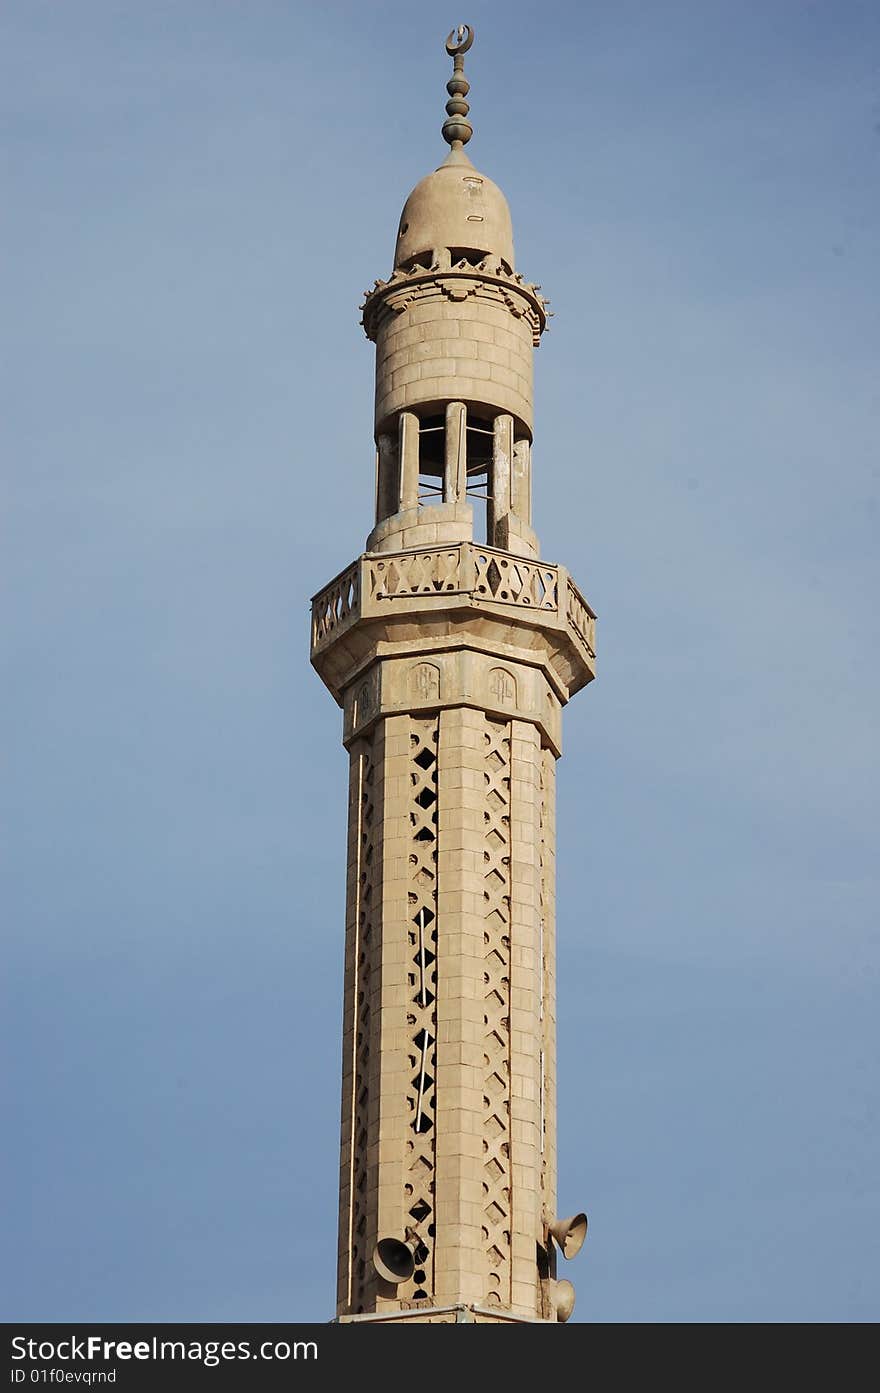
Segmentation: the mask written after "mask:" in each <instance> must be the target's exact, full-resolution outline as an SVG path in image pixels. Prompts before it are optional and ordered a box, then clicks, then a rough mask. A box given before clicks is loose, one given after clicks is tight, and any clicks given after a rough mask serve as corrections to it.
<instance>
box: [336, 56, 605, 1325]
mask: <svg viewBox="0 0 880 1393" xmlns="http://www.w3.org/2000/svg"><path fill="white" fill-rule="evenodd" d="M450 51H453V52H455V51H456V50H455V49H454V48H453V49H451V50H450ZM463 82H464V79H463V73H462V72H461V66H460V63H459V62H458V59H456V70H455V73H454V75H453V79H452V80H451V81H450V84H449V90H450V96H451V100H450V103H449V104H447V111H448V112H449V120H448V121H447V123H446V126H444V134H446V136H447V139H449V140H450V143H451V145H452V149H451V152H450V155H449V156H448V158H447V160H446V161H445V162H444V164H443V165H442V166H440V168H439V169H438V170H436V171H435V172H434V174H432V175H429V176H428V177H427V178H426V179H424V180H422V182H421V183H420V184H419V185H418V186H417V188H416V189H415V190H414V191H413V194H412V195H411V196H410V199H409V200H408V201H407V204H406V206H405V208H404V213H403V216H402V218H401V224H400V231H399V234H398V242H397V252H396V255H395V268H394V271H393V274H392V275H391V277H390V279H389V280H388V281H377V282H376V283H375V286H374V288H373V290H372V291H370V292H369V293H368V295H367V298H366V302H365V305H364V321H363V322H364V327H365V329H366V332H367V335H368V337H369V338H371V339H372V340H373V341H374V342H375V344H376V349H377V367H376V419H375V438H376V451H377V467H376V510H375V517H374V522H373V527H372V530H371V532H370V534H369V536H368V538H367V545H366V550H365V552H364V554H363V555H361V556H360V557H359V558H358V559H357V560H356V561H355V562H354V563H353V564H352V565H351V566H349V567H348V568H347V569H346V570H345V571H343V572H342V573H341V574H340V575H339V576H338V577H337V578H336V579H335V580H333V581H331V582H330V584H329V585H326V586H325V587H324V588H323V589H322V590H321V591H320V592H319V594H318V595H317V596H316V597H315V598H314V600H313V606H312V662H313V664H314V666H315V668H316V669H317V671H318V672H319V674H320V676H321V677H322V679H323V680H324V682H325V684H326V685H327V687H328V688H329V690H330V691H331V692H332V694H333V696H334V697H335V699H336V700H337V702H338V703H339V704H340V706H341V707H342V709H343V742H344V744H345V747H346V749H347V751H348V754H349V761H350V773H349V816H348V882H347V908H346V928H345V999H344V1017H343V1080H342V1145H341V1167H340V1209H339V1266H338V1293H337V1316H338V1318H340V1319H342V1320H348V1319H354V1318H362V1319H387V1320H403V1319H408V1320H413V1319H415V1320H417V1321H418V1320H422V1321H445V1320H475V1321H481V1320H485V1321H503V1320H513V1321H533V1320H556V1319H557V1318H564V1317H560V1315H559V1310H560V1301H559V1288H558V1287H557V1284H556V1282H555V1280H554V1278H555V1260H554V1250H553V1242H552V1240H551V1238H550V1236H549V1234H548V1224H550V1223H551V1222H552V1220H553V1219H554V1218H555V1216H556V1125H555V1078H556V1039H555V971H556V969H555V960H556V955H555V919H554V881H555V876H554V870H555V764H556V760H557V758H558V757H559V755H560V753H561V709H562V707H563V706H564V705H565V703H566V702H567V701H568V699H569V697H570V696H571V695H572V694H573V693H574V692H576V691H577V690H578V689H579V688H580V687H582V686H584V685H585V684H586V683H587V682H589V681H590V680H591V679H592V677H593V675H594V660H595V659H594V615H593V614H592V611H591V610H590V608H589V606H588V605H587V604H586V602H585V600H584V599H583V597H582V596H581V595H580V593H579V591H578V590H577V588H576V586H575V585H574V583H573V582H572V580H571V578H570V576H569V575H568V573H567V571H565V569H564V568H563V567H561V566H557V565H554V564H549V563H546V562H544V561H542V560H541V559H540V558H539V552H538V541H537V537H536V536H535V533H534V532H533V530H532V526H531V483H532V481H531V444H532V418H533V411H532V353H533V350H534V347H535V346H537V344H538V341H539V339H540V335H541V332H542V330H543V328H544V326H545V321H546V310H545V301H544V300H543V298H542V297H541V295H540V294H539V288H538V287H536V286H532V285H529V284H527V283H526V282H525V281H524V280H523V278H522V277H521V276H520V275H518V274H517V273H516V272H515V271H514V267H513V244H512V235H511V233H510V216H509V213H508V211H507V205H506V202H505V201H504V197H503V195H502V194H501V192H500V190H499V189H497V187H496V186H495V185H494V184H492V183H491V181H489V180H486V179H485V177H484V176H482V175H480V174H479V173H478V172H477V171H476V170H475V169H474V167H473V165H472V164H471V163H470V161H469V160H468V159H467V157H466V156H465V155H464V152H463V149H462V144H463V139H462V138H461V136H462V132H463V131H466V132H469V131H470V125H469V123H468V122H467V121H466V120H465V119H464V118H465V115H466V112H467V103H465V102H464V101H463V96H464V93H466V91H467V83H466V82H464V88H463V90H462V83H463ZM462 106H464V111H463V112H462V110H461V108H462ZM450 108H453V109H450ZM447 128H448V131H449V132H451V134H450V133H448V132H447ZM464 138H465V139H466V138H469V136H468V135H467V134H465V136H464ZM475 513H476V514H477V516H478V521H477V525H476V530H475Z"/></svg>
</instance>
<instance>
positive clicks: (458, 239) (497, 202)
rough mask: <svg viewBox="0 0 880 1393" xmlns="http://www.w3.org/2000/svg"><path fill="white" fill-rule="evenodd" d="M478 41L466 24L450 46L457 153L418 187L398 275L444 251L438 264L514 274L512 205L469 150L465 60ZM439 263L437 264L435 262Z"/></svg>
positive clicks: (449, 129)
mask: <svg viewBox="0 0 880 1393" xmlns="http://www.w3.org/2000/svg"><path fill="white" fill-rule="evenodd" d="M473 41H474V31H473V29H472V28H471V26H470V25H469V24H460V25H459V26H458V29H457V30H455V29H453V31H452V33H451V34H450V35H449V38H448V39H447V40H446V52H447V53H448V54H449V56H450V58H451V59H452V61H453V73H452V77H451V78H450V79H449V81H448V82H447V84H446V90H447V92H448V93H449V101H448V102H447V103H446V120H445V121H444V122H443V139H444V140H445V141H446V142H447V143H448V144H449V145H450V146H451V147H452V148H451V149H450V151H449V154H448V155H447V156H446V159H445V160H444V161H443V163H442V164H441V165H440V166H439V168H438V169H435V170H434V172H433V174H428V175H427V176H426V178H424V179H422V180H421V182H420V183H418V184H416V186H415V188H414V189H413V191H412V193H411V194H410V196H409V198H408V199H407V200H406V203H405V204H404V208H403V212H402V214H401V216H400V226H399V228H398V230H397V245H396V247H395V249H394V269H395V271H398V270H402V271H408V270H410V268H411V267H412V265H413V263H414V262H417V261H420V260H422V259H423V258H424V257H425V255H426V254H430V253H431V252H434V251H438V252H439V253H440V256H439V257H438V258H436V259H437V260H440V261H441V262H445V264H446V265H448V264H449V260H448V257H447V256H446V255H445V252H446V251H450V252H452V261H453V262H455V261H459V260H461V257H462V256H464V257H466V258H473V255H474V253H479V259H480V260H482V258H483V257H484V256H486V255H491V256H495V257H498V259H499V260H500V261H503V262H504V263H505V265H506V267H507V270H508V271H509V272H511V273H512V271H513V226H512V224H511V221H510V209H509V208H508V206H507V199H506V198H505V197H504V194H503V193H502V192H501V190H500V189H499V187H498V185H497V184H493V183H492V180H491V179H487V178H486V176H485V174H480V173H479V171H478V170H476V169H474V166H473V165H472V164H471V162H470V160H469V159H468V157H467V155H466V154H465V153H464V146H465V145H466V144H467V142H468V141H469V140H470V138H471V136H472V135H473V133H474V131H473V126H472V125H471V123H470V121H469V120H468V111H469V110H470V106H469V104H468V102H467V100H466V98H467V94H468V92H469V91H470V83H469V82H468V80H467V78H466V77H465V75H464V55H465V54H466V53H467V51H468V49H469V48H470V46H471V44H472V43H473ZM434 259H435V258H432V261H433V260H434Z"/></svg>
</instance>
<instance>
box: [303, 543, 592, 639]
mask: <svg viewBox="0 0 880 1393" xmlns="http://www.w3.org/2000/svg"><path fill="white" fill-rule="evenodd" d="M456 596H458V597H468V596H470V597H471V598H472V599H473V601H474V602H475V603H477V604H479V605H487V606H491V607H492V608H493V609H494V608H495V607H496V606H502V607H508V606H510V607H514V608H517V609H527V610H532V611H534V612H535V613H537V614H540V615H542V616H545V617H547V618H549V617H550V616H551V615H552V616H553V617H554V619H555V621H556V625H557V626H560V625H565V624H567V625H569V626H570V627H571V628H572V629H573V631H574V634H575V637H576V638H577V639H578V640H579V641H580V643H581V644H582V645H583V646H584V648H585V649H586V650H587V653H588V654H589V656H590V657H591V658H593V657H595V615H594V614H593V611H592V610H591V609H590V607H589V605H588V604H587V602H586V600H585V599H584V598H583V596H582V595H581V593H580V591H579V590H578V589H577V587H576V586H575V584H574V582H573V581H572V580H571V577H570V576H569V575H568V573H567V571H565V570H563V569H562V568H561V567H559V566H550V565H548V564H547V563H546V562H543V561H527V560H525V558H523V557H520V556H511V555H510V553H509V552H505V551H497V550H495V549H494V548H493V547H479V546H476V545H474V543H472V542H461V543H459V544H458V545H457V546H453V547H439V548H434V549H431V550H428V549H426V550H424V551H404V552H389V553H387V554H382V555H374V556H361V557H359V558H358V560H357V561H355V562H354V563H353V564H352V565H351V566H349V567H347V569H346V570H344V571H342V572H341V573H340V575H338V576H337V577H336V578H335V580H332V581H331V582H330V584H329V585H326V586H325V587H324V589H323V590H321V591H319V593H318V594H317V595H316V596H315V598H314V600H313V601H312V652H313V653H318V652H320V651H321V650H322V649H323V648H325V647H326V646H327V645H328V644H329V643H330V642H331V641H332V640H334V639H335V638H336V637H338V636H339V635H340V634H341V633H342V632H343V631H344V630H345V629H347V628H348V627H349V626H350V625H351V624H353V623H354V622H355V620H357V619H359V618H362V617H363V618H378V617H381V616H383V615H385V614H387V613H389V611H391V610H393V607H394V604H395V601H401V600H413V599H420V600H423V601H427V604H428V607H429V608H430V609H437V608H440V609H442V608H443V601H444V599H451V598H452V597H456ZM551 622H552V621H551Z"/></svg>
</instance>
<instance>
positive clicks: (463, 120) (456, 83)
mask: <svg viewBox="0 0 880 1393" xmlns="http://www.w3.org/2000/svg"><path fill="white" fill-rule="evenodd" d="M473 41H474V31H473V29H472V28H471V26H470V25H469V24H460V25H459V26H458V28H457V29H452V30H450V33H449V38H448V39H447V40H446V52H447V53H448V54H449V56H450V58H451V59H452V61H453V72H452V77H451V78H450V79H449V81H448V82H447V84H446V90H447V92H448V93H449V101H448V102H447V103H446V112H447V115H446V120H445V121H444V122H443V139H444V140H445V141H446V143H447V144H448V145H451V146H452V149H453V151H456V150H461V148H462V146H463V145H467V143H468V141H469V140H470V138H471V136H472V135H473V133H474V128H473V126H472V125H471V123H470V121H469V120H468V119H467V114H468V112H469V111H470V106H469V105H468V103H467V101H466V100H465V98H466V97H467V94H468V92H469V91H470V89H471V84H470V83H469V82H468V80H467V78H466V77H465V75H464V55H465V54H466V53H467V51H468V49H469V48H470V46H471V44H472V43H473Z"/></svg>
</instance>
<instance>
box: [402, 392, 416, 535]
mask: <svg viewBox="0 0 880 1393" xmlns="http://www.w3.org/2000/svg"><path fill="white" fill-rule="evenodd" d="M418 506H419V418H418V416H416V415H415V414H414V412H412V411H401V413H400V510H401V511H403V509H404V508H417V507H418Z"/></svg>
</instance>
